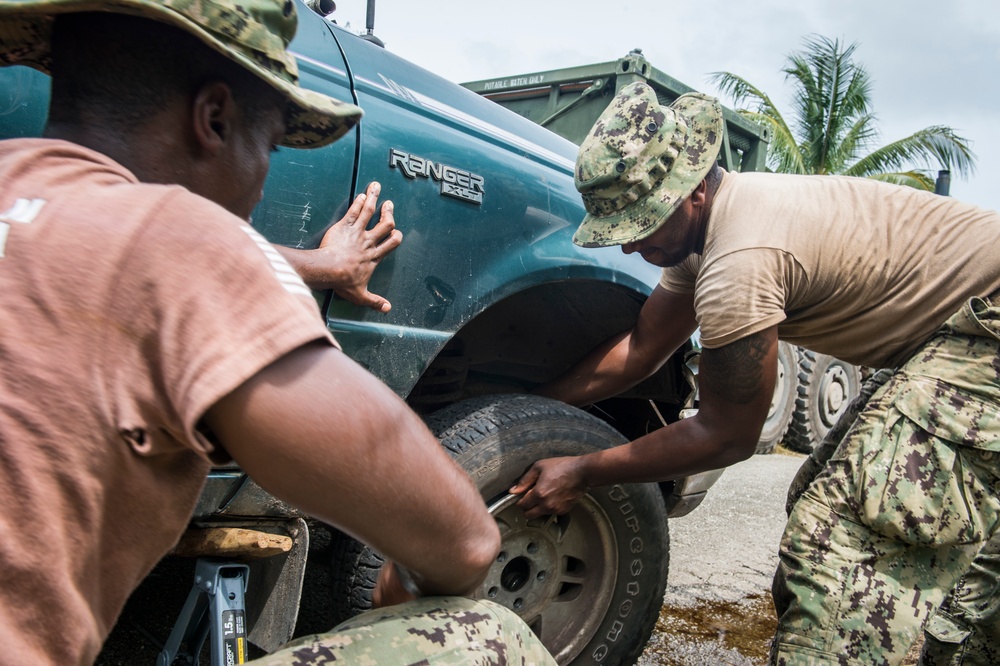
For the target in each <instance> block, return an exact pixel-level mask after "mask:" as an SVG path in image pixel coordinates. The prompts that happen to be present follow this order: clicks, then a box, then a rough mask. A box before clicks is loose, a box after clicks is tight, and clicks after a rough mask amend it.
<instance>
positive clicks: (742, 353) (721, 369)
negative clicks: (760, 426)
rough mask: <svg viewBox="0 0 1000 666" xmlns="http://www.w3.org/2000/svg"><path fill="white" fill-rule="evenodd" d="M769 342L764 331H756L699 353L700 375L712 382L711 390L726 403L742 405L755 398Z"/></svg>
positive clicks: (762, 375) (761, 378)
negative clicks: (723, 345)
mask: <svg viewBox="0 0 1000 666" xmlns="http://www.w3.org/2000/svg"><path fill="white" fill-rule="evenodd" d="M769 347H770V343H769V341H768V338H767V337H766V335H765V333H763V332H762V333H755V334H753V335H748V336H747V337H745V338H742V339H740V340H736V341H735V342H731V343H729V344H728V345H726V346H725V347H719V348H718V349H706V350H705V351H704V352H703V353H702V355H701V366H702V370H701V374H702V376H703V377H704V378H705V379H709V378H710V379H709V381H710V382H711V387H712V393H715V394H717V395H718V397H720V398H722V399H723V400H725V401H727V402H732V403H736V404H739V405H745V404H747V403H749V402H750V401H752V400H753V399H754V398H756V397H757V396H758V394H759V392H760V386H761V383H762V381H763V379H764V369H765V366H764V360H765V359H766V358H767V352H768V349H769Z"/></svg>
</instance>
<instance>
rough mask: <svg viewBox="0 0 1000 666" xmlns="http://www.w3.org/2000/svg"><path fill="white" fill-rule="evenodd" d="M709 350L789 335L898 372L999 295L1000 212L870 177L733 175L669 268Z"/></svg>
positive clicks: (672, 286)
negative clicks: (941, 330) (955, 321)
mask: <svg viewBox="0 0 1000 666" xmlns="http://www.w3.org/2000/svg"><path fill="white" fill-rule="evenodd" d="M660 284H661V286H663V288H664V289H667V290H669V291H672V292H675V293H692V292H693V293H694V297H695V310H696V313H697V318H698V324H699V326H700V327H701V336H702V343H703V344H704V346H705V347H707V348H715V347H720V346H723V345H726V344H728V343H730V342H733V341H734V340H738V339H740V338H743V337H745V336H747V335H751V334H753V333H757V332H759V331H762V330H764V329H766V328H768V327H770V326H774V325H775V324H777V325H778V335H779V337H780V338H781V339H782V340H787V341H789V342H791V343H793V344H797V345H801V346H803V347H806V348H808V349H812V350H815V351H818V352H821V353H825V354H830V355H832V356H836V357H838V358H841V359H844V360H845V361H848V362H850V363H855V364H859V365H868V366H872V367H894V366H897V365H898V364H900V362H901V361H903V360H904V359H906V358H907V357H908V356H909V355H910V354H912V353H913V352H914V351H915V350H916V349H917V348H918V347H919V346H920V344H921V343H922V342H924V341H925V340H926V339H927V338H928V337H929V336H930V335H931V334H932V333H933V332H934V331H935V330H936V329H937V328H938V327H939V326H940V325H941V324H942V323H943V322H944V321H945V319H947V318H948V317H949V316H950V315H951V314H953V313H954V312H955V311H957V310H958V309H959V307H960V306H961V305H962V303H963V302H965V301H966V300H967V299H968V298H970V297H971V296H976V295H980V296H982V295H986V294H990V293H992V292H993V291H995V290H996V289H998V288H1000V214H997V213H996V212H994V211H988V210H983V209H980V208H977V207H975V206H971V205H969V204H965V203H962V202H961V201H958V200H956V199H953V198H949V197H943V196H939V195H936V194H932V193H930V192H922V191H918V190H914V189H911V188H907V187H899V186H895V185H888V184H884V183H879V182H876V181H873V180H869V179H863V178H846V177H838V176H789V175H783V174H765V173H727V174H726V175H725V177H724V178H723V181H722V184H721V185H720V187H719V190H718V192H717V193H716V196H715V200H714V203H713V204H712V212H711V216H710V218H709V222H708V231H707V234H706V240H705V249H704V252H703V254H701V255H692V256H690V257H689V258H688V259H686V260H685V261H684V262H683V263H682V264H680V265H678V266H674V267H671V268H666V269H664V270H663V274H662V277H661V280H660Z"/></svg>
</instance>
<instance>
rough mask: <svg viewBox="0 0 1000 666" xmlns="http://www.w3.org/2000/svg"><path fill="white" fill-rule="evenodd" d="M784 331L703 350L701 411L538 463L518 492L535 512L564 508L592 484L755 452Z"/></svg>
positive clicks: (679, 472)
mask: <svg viewBox="0 0 1000 666" xmlns="http://www.w3.org/2000/svg"><path fill="white" fill-rule="evenodd" d="M777 353H778V333H777V327H771V328H769V329H766V330H764V331H761V332H760V333H755V334H753V335H750V336H747V337H746V338H743V339H740V340H737V341H735V342H733V343H731V344H728V345H726V346H724V347H720V348H718V349H706V350H705V351H704V352H703V353H702V356H701V366H700V369H699V376H698V382H699V390H700V393H701V400H700V403H699V411H698V414H697V415H696V416H694V417H692V418H689V419H684V420H682V421H678V422H676V423H672V424H670V425H668V426H666V427H664V428H661V429H659V430H656V431H654V432H652V433H650V434H648V435H646V436H644V437H640V438H639V439H637V440H635V441H632V442H629V443H628V444H623V445H621V446H616V447H614V448H611V449H607V450H604V451H598V452H595V453H590V454H587V455H584V456H579V457H571V458H550V459H548V460H540V461H538V462H536V463H535V464H534V465H533V466H532V467H531V468H530V469H529V470H528V472H527V473H526V474H525V475H524V476H523V477H522V478H521V480H520V481H519V482H518V484H517V485H516V486H514V487H513V488H512V489H511V492H512V493H517V494H520V493H524V496H523V497H522V498H521V499H520V501H519V502H518V505H519V506H521V508H523V509H524V510H525V515H526V516H527V517H529V518H535V517H538V516H543V515H548V514H561V513H565V512H566V511H568V510H569V509H570V508H572V506H573V505H574V504H575V503H576V502H577V501H579V499H580V498H581V497H582V496H583V494H584V493H586V492H587V488H589V487H591V486H602V485H609V484H613V483H627V482H642V481H667V480H670V479H676V478H679V477H682V476H687V475H690V474H694V473H697V472H703V471H706V470H709V469H717V468H719V467H726V466H728V465H732V464H733V463H736V462H739V461H741V460H745V459H746V458H749V457H750V456H751V455H753V452H754V449H755V448H756V445H757V439H758V437H759V436H760V429H761V427H762V426H763V425H764V420H765V419H766V418H767V411H768V408H769V407H770V404H771V397H772V395H773V393H774V382H775V375H776V373H777Z"/></svg>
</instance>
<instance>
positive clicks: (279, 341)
mask: <svg viewBox="0 0 1000 666" xmlns="http://www.w3.org/2000/svg"><path fill="white" fill-rule="evenodd" d="M295 12H296V9H295V4H294V3H293V2H292V0H241V1H240V2H239V3H238V4H234V3H231V2H228V1H227V0H199V1H197V2H195V1H193V0H114V2H108V3H102V2H101V1H100V0H98V1H97V2H95V1H94V0H60V1H59V2H54V1H50V0H0V64H17V63H20V64H28V65H31V66H34V67H37V68H39V69H41V70H42V71H50V72H51V73H52V97H51V107H50V113H49V120H48V124H47V127H46V130H45V133H44V138H41V139H16V140H9V141H3V142H0V442H2V447H0V504H2V506H3V511H2V512H0V646H2V649H0V662H2V663H10V664H88V663H92V662H93V660H94V658H95V656H96V655H97V653H98V651H99V650H100V647H101V643H102V642H103V640H104V639H105V637H106V636H107V634H108V632H109V631H110V629H111V626H112V625H113V624H114V622H115V619H116V617H117V616H118V614H119V613H120V612H121V609H122V606H123V605H124V603H125V600H126V598H127V597H128V595H129V593H130V592H131V591H132V589H134V587H135V586H136V585H137V584H138V583H139V581H140V580H141V579H142V578H143V577H144V576H145V575H146V574H147V573H148V572H149V570H150V569H151V568H152V567H153V565H154V564H155V563H156V562H157V561H158V560H159V559H160V558H161V557H162V556H163V555H164V554H165V553H166V552H167V551H169V549H170V548H171V547H172V546H173V544H175V543H176V541H177V539H178V538H179V536H180V535H181V533H182V532H183V530H184V529H185V527H186V526H187V522H188V519H189V518H190V515H191V512H192V510H193V508H194V505H195V502H196V500H197V498H198V493H199V490H200V488H201V486H202V483H203V482H204V479H205V475H206V472H207V471H208V469H209V466H210V464H211V463H212V462H222V461H228V460H230V459H232V460H234V461H236V462H237V463H238V464H239V465H240V466H241V467H242V468H243V469H244V470H245V471H246V472H247V473H248V474H249V475H250V476H251V477H253V478H254V479H255V480H256V481H257V482H258V483H259V484H260V485H261V486H262V487H263V488H264V489H266V490H268V491H269V492H271V493H272V494H274V495H275V496H277V497H278V498H280V499H282V500H284V501H286V502H288V503H289V504H291V505H294V506H295V507H297V508H299V509H301V510H303V511H304V512H306V513H308V514H311V515H313V516H315V517H317V518H319V519H321V520H323V521H325V522H327V523H329V524H331V525H335V526H337V527H338V528H340V529H341V530H343V531H344V532H346V533H349V534H352V535H354V536H356V537H358V538H359V539H361V540H363V541H365V542H367V543H368V544H370V545H371V546H372V547H373V548H375V549H377V550H378V551H379V552H381V553H383V554H384V555H386V556H387V558H388V559H389V561H390V564H389V565H388V566H386V567H385V568H384V570H383V571H384V575H383V578H382V579H381V580H380V582H379V586H378V588H377V590H376V597H377V598H378V599H380V600H381V601H383V602H393V601H398V600H403V599H406V598H412V595H413V594H414V593H416V594H421V595H422V594H426V595H462V594H465V593H467V592H468V591H470V590H471V589H473V588H474V586H475V585H476V584H478V582H479V581H480V580H482V578H483V577H484V576H485V574H486V571H487V568H488V566H489V565H490V564H491V563H492V562H493V560H494V558H495V557H496V554H497V552H498V549H499V543H500V541H499V534H498V529H497V526H496V523H495V522H494V521H493V519H492V518H491V517H490V515H489V513H488V512H487V510H486V508H485V506H484V504H483V501H482V499H481V498H480V496H479V494H478V492H477V490H476V488H475V486H474V485H473V484H472V483H471V481H470V479H469V478H468V476H467V475H466V474H465V473H464V472H463V471H462V470H461V469H460V468H459V467H458V466H457V465H455V464H454V462H452V460H451V459H450V458H449V457H448V456H447V455H446V454H445V453H444V452H443V450H442V448H441V447H440V446H439V444H438V442H437V441H436V440H435V439H434V437H433V436H432V435H431V434H430V432H429V431H428V430H427V428H426V427H425V426H424V425H423V423H422V422H421V421H420V419H419V418H418V417H417V416H416V415H415V414H414V413H413V412H411V411H410V410H409V409H408V408H407V407H406V405H405V403H403V402H402V401H401V400H400V399H399V398H398V397H397V396H396V395H395V394H394V393H393V392H392V391H390V390H389V389H388V388H387V387H385V386H384V385H383V384H381V383H380V382H378V381H377V380H376V379H375V378H374V377H373V376H371V375H370V374H369V373H367V372H366V371H364V370H363V369H362V368H360V367H359V366H358V365H357V364H355V363H353V362H352V361H351V360H350V359H348V358H347V357H346V356H345V355H344V354H343V353H342V352H341V351H340V350H339V348H338V346H337V344H336V342H335V341H334V339H333V338H332V337H331V336H330V334H329V333H328V331H327V330H326V327H325V326H324V324H323V321H322V319H321V318H320V316H319V314H318V312H317V310H316V307H315V301H314V300H313V298H312V296H311V292H310V291H309V289H308V288H307V287H306V286H305V284H304V283H303V281H302V279H301V278H300V276H299V275H297V274H296V272H295V271H293V270H292V269H291V267H290V266H289V264H288V263H287V261H286V259H285V258H284V257H283V256H282V254H281V252H279V251H278V250H277V249H276V248H274V247H273V246H271V245H270V244H269V243H268V242H267V241H266V240H264V239H263V238H262V237H261V236H260V235H259V234H258V233H257V232H256V231H254V229H253V228H252V227H251V226H250V225H249V224H247V222H246V220H247V218H248V216H249V214H250V211H251V210H252V209H253V207H254V205H255V204H256V203H257V201H258V199H259V198H260V192H261V187H262V185H263V182H264V178H265V175H266V173H267V170H268V166H269V160H270V153H271V151H272V150H273V149H274V147H275V146H276V145H279V144H280V145H284V146H290V147H301V148H314V147H320V146H323V145H327V144H329V143H330V142H331V141H334V140H335V139H337V138H338V137H339V136H341V135H343V134H344V133H346V132H347V131H348V130H350V129H351V128H352V127H353V126H354V125H355V124H356V123H357V122H358V120H359V119H360V117H361V110H360V109H358V108H357V107H354V106H352V105H350V104H344V103H342V102H338V101H336V100H334V99H331V98H328V97H326V96H323V95H320V94H317V93H314V92H310V91H307V90H304V89H302V88H300V87H299V86H298V82H297V73H296V65H295V60H294V58H293V57H292V56H291V55H290V54H289V53H288V52H287V51H286V47H287V44H288V42H289V41H290V40H291V38H292V36H293V35H294V32H295V28H296V22H297V19H296V13H295ZM373 194H374V193H373ZM369 207H370V208H369V210H368V211H367V212H364V211H362V210H361V209H362V208H363V205H362V202H360V201H359V202H356V205H355V208H354V209H352V210H353V213H350V214H349V218H351V219H349V220H348V222H349V223H350V224H353V223H354V222H355V221H357V220H358V219H360V218H361V217H365V216H370V215H372V214H373V212H374V197H369ZM351 216H353V217H351ZM361 226H362V227H363V226H364V225H363V224H362V225H361ZM382 228H383V229H385V227H384V226H383V227H382ZM389 231H391V229H390V230H389ZM383 233H388V232H387V231H384V232H383ZM376 240H377V239H376ZM293 259H294V256H293ZM357 274H360V275H362V277H363V276H364V270H361V271H360V272H358V273H357ZM363 282H364V280H362V283H363ZM362 286H363V284H362ZM365 293H366V292H364V291H359V292H358V295H359V297H364V296H365ZM360 300H362V301H364V300H366V299H365V298H360ZM368 304H374V303H371V302H369V303H368ZM375 613H376V615H373V616H368V615H363V616H361V618H360V619H355V620H354V621H353V622H352V626H351V627H350V628H344V627H342V628H341V629H340V630H338V631H335V632H334V633H332V634H329V635H323V636H318V637H313V638H312V639H310V640H308V641H305V642H304V643H301V644H299V645H297V646H295V647H290V648H288V649H286V650H283V651H281V652H279V653H277V654H275V655H271V656H270V657H269V658H268V662H267V663H269V664H283V663H289V664H290V663H299V664H304V663H314V661H316V660H318V659H319V658H320V655H323V659H337V660H340V661H344V662H347V663H352V662H358V663H360V660H361V659H368V660H371V661H377V662H379V663H413V662H416V661H420V660H431V661H433V660H434V659H435V657H436V656H437V655H446V656H447V658H450V659H458V660H459V661H469V662H471V661H474V660H479V661H481V662H482V663H511V662H516V663H521V662H522V661H523V662H524V663H539V664H551V663H554V662H553V661H552V659H551V657H550V656H549V655H548V654H547V653H546V652H545V650H544V648H542V647H541V643H540V642H539V641H538V640H537V639H536V638H535V637H534V635H533V634H532V633H531V631H530V630H529V629H528V628H527V627H526V626H525V625H524V624H523V622H521V621H520V620H519V619H518V618H517V616H516V615H514V614H513V613H510V612H508V611H505V610H503V609H502V608H500V607H499V606H496V605H494V604H491V603H488V602H478V601H472V600H468V599H462V598H458V597H438V596H435V597H432V598H428V599H417V600H414V601H410V602H408V603H407V604H403V605H402V606H401V607H399V609H398V610H394V609H385V610H382V611H375ZM442 636H444V638H441V637H442ZM442 663H445V662H442Z"/></svg>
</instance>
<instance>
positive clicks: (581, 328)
mask: <svg viewBox="0 0 1000 666" xmlns="http://www.w3.org/2000/svg"><path fill="white" fill-rule="evenodd" d="M645 298H646V297H645V295H644V294H640V293H637V292H635V291H633V290H631V289H628V288H626V287H624V286H622V285H618V284H613V283H606V282H594V281H583V280H576V281H562V282H555V283H547V284H543V285H538V286H535V287H531V288H529V289H526V290H524V291H521V292H518V293H516V294H514V295H512V296H510V297H508V298H505V299H504V300H502V301H499V302H497V303H495V304H493V305H492V306H490V307H489V308H487V309H486V310H484V311H483V312H481V313H480V314H479V315H478V316H476V318H475V319H473V320H472V321H470V322H469V323H468V324H466V325H465V326H464V327H462V329H461V330H459V331H458V333H456V334H455V336H454V337H453V338H452V339H451V341H449V343H448V344H447V345H446V346H445V347H444V349H442V351H441V352H440V353H439V354H438V356H437V357H436V358H435V359H434V360H433V361H432V362H431V363H430V365H429V366H428V368H427V370H426V371H425V372H424V373H423V375H422V376H421V378H420V380H419V381H418V382H417V384H416V385H415V386H414V388H413V390H412V391H411V392H410V394H409V397H408V398H407V401H408V402H409V403H410V405H411V407H413V408H414V409H415V410H416V411H418V412H421V413H429V412H431V411H435V410H437V409H439V408H441V407H445V406H447V405H449V404H452V403H454V402H458V401H459V400H463V399H465V398H469V397H473V396H477V395H486V394H492V393H522V392H526V391H529V390H531V389H532V388H534V387H536V386H538V385H540V384H543V383H545V382H547V381H550V380H552V379H554V378H555V377H557V376H558V375H559V374H560V373H562V372H564V371H565V370H566V369H568V368H569V367H570V366H571V365H572V364H573V363H574V362H576V361H577V360H578V359H580V358H581V357H582V356H584V354H586V353H587V352H588V351H590V350H591V349H593V348H594V347H596V346H597V345H598V344H599V343H601V342H603V341H604V340H606V339H607V338H609V337H611V336H612V335H615V334H616V333H620V332H622V331H624V330H626V329H628V328H630V327H631V326H632V325H633V324H634V323H635V320H636V317H637V316H638V314H639V310H640V309H641V308H642V304H643V302H644V301H645ZM684 351H686V349H684V350H681V353H678V354H675V355H674V357H673V358H671V359H670V360H669V361H668V362H667V363H666V364H665V365H664V367H663V368H661V369H660V371H658V372H657V373H656V374H655V375H653V376H652V377H650V378H649V379H647V380H646V381H644V382H643V383H641V384H639V385H638V386H636V387H635V388H633V389H631V390H630V391H628V392H626V393H624V394H623V395H622V396H619V397H618V398H615V399H612V400H607V401H603V402H601V403H598V404H597V405H595V406H594V407H593V408H592V409H593V411H594V413H595V414H596V415H597V416H599V417H601V418H603V419H604V420H606V421H608V422H609V423H611V424H612V425H614V426H615V427H616V428H618V429H619V430H621V431H622V433H623V434H625V435H626V436H627V437H630V438H631V437H637V436H640V435H642V434H645V432H637V429H640V430H641V429H646V430H647V431H648V429H652V428H654V427H658V424H659V416H658V415H656V413H655V410H654V409H653V408H652V407H651V406H650V405H649V400H655V401H657V403H658V404H659V405H660V407H659V409H660V411H661V414H662V416H664V417H665V418H666V419H667V420H673V419H674V418H676V412H677V410H679V409H680V406H681V404H682V403H683V402H684V400H685V398H686V397H687V395H688V393H689V392H690V387H689V385H688V383H687V382H686V381H685V380H684V378H683V373H682V366H683V363H682V360H681V356H682V355H683V352H684ZM637 403H638V404H637ZM636 412H642V415H641V416H640V415H639V414H637V413H636ZM642 424H645V425H642Z"/></svg>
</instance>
